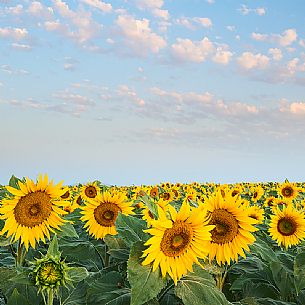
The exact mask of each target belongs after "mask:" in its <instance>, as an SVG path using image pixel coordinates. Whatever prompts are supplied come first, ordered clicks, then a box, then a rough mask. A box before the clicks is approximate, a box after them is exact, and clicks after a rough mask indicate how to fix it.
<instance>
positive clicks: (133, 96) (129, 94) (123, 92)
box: [117, 85, 145, 106]
mask: <svg viewBox="0 0 305 305" xmlns="http://www.w3.org/2000/svg"><path fill="white" fill-rule="evenodd" d="M117 94H118V96H119V97H123V98H127V99H129V100H131V101H133V102H135V103H136V104H137V105H138V106H144V105H145V101H144V100H143V99H141V98H140V97H138V95H137V93H136V91H134V90H132V89H130V88H129V87H128V86H127V85H120V86H118V88H117Z"/></svg>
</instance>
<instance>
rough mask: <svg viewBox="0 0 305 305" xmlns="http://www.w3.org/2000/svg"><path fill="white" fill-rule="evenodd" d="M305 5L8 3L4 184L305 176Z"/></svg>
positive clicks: (2, 55) (207, 0) (222, 0)
mask: <svg viewBox="0 0 305 305" xmlns="http://www.w3.org/2000/svg"><path fill="white" fill-rule="evenodd" d="M304 11H305V2H304V1H303V0H294V1H276V0H268V1H241V2H240V1H229V0H179V1H174V0H115V1H110V0H105V1H101V0H78V1H65V2H64V1H62V0H50V1H27V0H24V1H10V0H0V124H1V128H0V137H1V142H0V143H1V146H0V157H1V158H0V183H2V184H5V183H7V181H8V179H9V177H10V176H11V175H12V174H15V175H17V176H29V177H32V178H35V177H36V175H37V174H38V173H48V174H49V176H50V177H51V178H54V179H55V180H61V179H64V180H65V182H66V183H74V182H87V181H91V180H94V179H99V180H101V181H102V182H104V183H106V184H119V185H122V184H125V185H130V184H150V183H158V182H161V181H172V182H176V181H180V182H190V181H200V182H205V181H215V182H236V181H269V180H278V181H283V180H284V179H285V178H288V179H289V180H295V181H296V180H298V181H300V180H303V181H304V177H305V154H304V152H305V90H304V89H305V88H304V87H305V73H304V72H305V27H304V24H305V15H304Z"/></svg>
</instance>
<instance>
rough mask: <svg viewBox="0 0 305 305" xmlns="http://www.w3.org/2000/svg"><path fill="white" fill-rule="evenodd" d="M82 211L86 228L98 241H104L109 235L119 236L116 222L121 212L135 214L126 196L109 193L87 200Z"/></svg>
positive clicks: (81, 207) (82, 218)
mask: <svg viewBox="0 0 305 305" xmlns="http://www.w3.org/2000/svg"><path fill="white" fill-rule="evenodd" d="M80 209H81V210H82V211H81V214H83V215H84V216H82V217H81V218H80V219H81V220H82V221H84V222H85V225H84V227H85V228H86V230H87V231H88V232H89V234H90V235H92V236H94V237H95V238H96V239H99V238H101V239H102V238H104V237H105V236H106V235H107V234H110V235H116V234H117V231H116V229H115V220H116V218H117V216H118V214H119V212H121V213H122V214H124V215H129V214H132V213H133V212H132V210H133V207H132V206H131V202H128V201H127V197H126V195H125V194H122V193H116V194H112V193H110V192H107V191H106V192H104V193H99V194H98V195H97V196H96V198H95V199H90V200H87V201H86V202H85V205H82V206H80Z"/></svg>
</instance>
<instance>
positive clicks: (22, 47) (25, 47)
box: [12, 42, 32, 51]
mask: <svg viewBox="0 0 305 305" xmlns="http://www.w3.org/2000/svg"><path fill="white" fill-rule="evenodd" d="M12 48H13V49H16V50H21V51H30V50H31V49H32V47H31V46H30V45H28V44H20V43H16V42H14V43H12Z"/></svg>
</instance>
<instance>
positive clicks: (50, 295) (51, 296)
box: [48, 289, 54, 305]
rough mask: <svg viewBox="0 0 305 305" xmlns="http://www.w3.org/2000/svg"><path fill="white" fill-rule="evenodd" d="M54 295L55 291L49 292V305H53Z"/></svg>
mask: <svg viewBox="0 0 305 305" xmlns="http://www.w3.org/2000/svg"><path fill="white" fill-rule="evenodd" d="M53 299H54V293H53V289H49V290H48V305H53Z"/></svg>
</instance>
